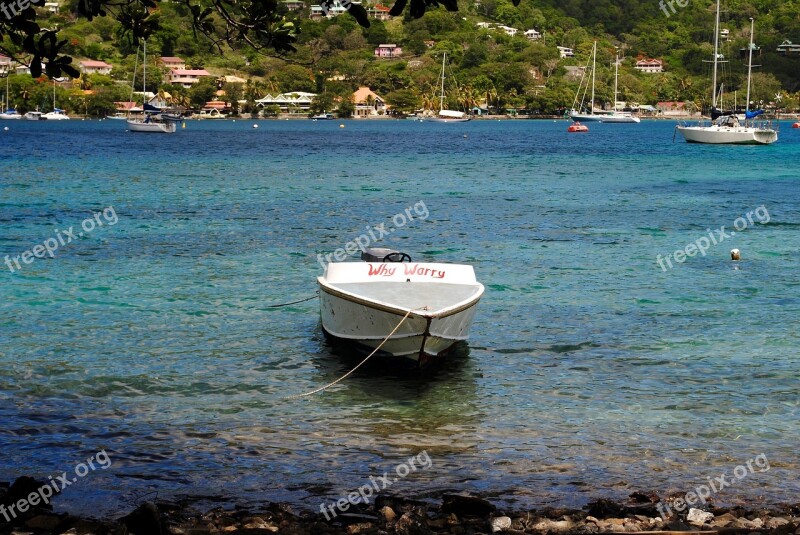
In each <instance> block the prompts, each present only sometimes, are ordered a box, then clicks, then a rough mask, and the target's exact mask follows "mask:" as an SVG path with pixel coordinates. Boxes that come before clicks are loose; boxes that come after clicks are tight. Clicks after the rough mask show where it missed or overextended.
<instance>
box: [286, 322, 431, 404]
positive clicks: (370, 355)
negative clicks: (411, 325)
mask: <svg viewBox="0 0 800 535" xmlns="http://www.w3.org/2000/svg"><path fill="white" fill-rule="evenodd" d="M427 308H428V307H426V306H425V307H419V308H413V309H411V310H409V311H408V312H406V315H405V316H403V319H401V320H400V323H398V324H397V325H396V326H395V328H394V329H392V332H390V333H389V334H388V335H386V338H384V339H383V341H382V342H381V343H380V344H378V347H376V348H375V349H374V350H373V351H372V353H370V354H369V355H367V358H365V359H364V360H362V361H361V362H359V363H358V364H357V365H356V367H355V368H353V369H352V370H350V371H349V372H347V373H346V374H344V375H342V376H341V377H339V378H338V379H336V380H335V381H333V382H332V383H328V384H327V385H325V386H321V387H319V388H316V389H314V390H312V391H310V392H305V393H303V394H294V395H292V396H287V397H286V398H284V399H297V398H302V397H305V396H310V395H312V394H316V393H318V392H322V391H323V390H327V389H328V388H330V387H332V386H333V385H335V384H337V383H340V382H341V381H344V380H345V379H347V377H349V376H350V375H351V374H352V373H353V372H354V371H356V370H357V369H359V368H360V367H361V365H362V364H364V363H365V362H367V361H368V360H369V359H371V358H372V356H373V355H374V354H375V353H377V352H378V350H379V349H380V348H381V347H383V344H385V343H386V342H387V341H388V340H389V338H391V337H392V335H393V334H394V333H396V332H397V329H399V328H400V326H401V325H402V324H403V322H404V321H406V319H408V317H409V316H410V315H411V313H412V312H414V311H415V310H425V309H427Z"/></svg>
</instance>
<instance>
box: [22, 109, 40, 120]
mask: <svg viewBox="0 0 800 535" xmlns="http://www.w3.org/2000/svg"><path fill="white" fill-rule="evenodd" d="M24 119H25V120H26V121H41V120H42V112H40V111H29V112H27V113H26V114H25V116H24Z"/></svg>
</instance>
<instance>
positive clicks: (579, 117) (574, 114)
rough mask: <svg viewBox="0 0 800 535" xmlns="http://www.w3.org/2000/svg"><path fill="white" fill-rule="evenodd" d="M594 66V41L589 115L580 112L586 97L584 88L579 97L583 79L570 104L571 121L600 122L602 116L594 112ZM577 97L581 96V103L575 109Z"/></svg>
mask: <svg viewBox="0 0 800 535" xmlns="http://www.w3.org/2000/svg"><path fill="white" fill-rule="evenodd" d="M596 65H597V41H595V42H594V45H592V96H591V99H590V102H589V113H583V112H581V108H583V96H585V95H586V89H585V88H584V89H583V93H584V95H583V96H581V88H582V87H583V79H581V83H580V85H579V86H578V92H577V93H575V100H574V101H573V102H572V109H571V110H570V111H569V116H570V117H571V118H572V120H573V121H583V122H589V121H601V120H602V117H603V116H602V115H600V114H599V113H595V112H594V71H595V66H596ZM588 67H589V65H588V64H587V65H586V67H585V68H588ZM585 72H586V71H585V70H584V73H585ZM579 96H581V103H580V106H579V107H578V108H576V105H577V103H578V97H579Z"/></svg>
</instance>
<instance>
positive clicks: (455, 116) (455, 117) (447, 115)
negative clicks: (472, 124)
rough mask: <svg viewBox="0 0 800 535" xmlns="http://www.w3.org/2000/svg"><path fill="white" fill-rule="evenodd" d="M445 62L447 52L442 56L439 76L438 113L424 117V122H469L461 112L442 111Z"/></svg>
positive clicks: (467, 117) (468, 117) (466, 116)
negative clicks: (440, 84) (440, 83)
mask: <svg viewBox="0 0 800 535" xmlns="http://www.w3.org/2000/svg"><path fill="white" fill-rule="evenodd" d="M446 62H447V52H445V53H444V54H443V55H442V74H441V76H440V78H441V81H442V90H441V93H440V94H439V113H438V114H436V115H432V116H430V117H426V118H425V120H426V121H430V122H432V123H465V122H467V121H469V120H470V116H469V115H467V114H466V113H464V112H463V111H456V110H446V109H444V78H445V74H444V69H445V65H446Z"/></svg>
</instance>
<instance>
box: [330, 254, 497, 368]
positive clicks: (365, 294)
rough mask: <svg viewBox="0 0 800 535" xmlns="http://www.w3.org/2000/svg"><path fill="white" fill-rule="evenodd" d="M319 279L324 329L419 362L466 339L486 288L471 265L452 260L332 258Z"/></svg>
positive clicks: (337, 336) (336, 336)
mask: <svg viewBox="0 0 800 535" xmlns="http://www.w3.org/2000/svg"><path fill="white" fill-rule="evenodd" d="M381 266H391V267H381ZM367 270H368V271H367ZM420 273H423V275H420ZM431 274H435V276H436V277H438V275H439V274H441V275H442V279H444V278H448V279H450V282H435V281H431V280H430V278H431ZM470 274H471V276H472V280H470ZM370 279H372V280H370ZM440 280H441V279H440ZM318 283H319V288H320V294H319V296H320V297H319V298H320V318H321V321H322V328H323V329H324V330H325V332H326V333H327V334H329V335H330V336H333V337H335V338H337V339H339V340H343V341H347V342H350V343H356V344H359V345H361V346H364V347H365V348H368V349H372V350H374V349H376V348H377V347H378V346H380V352H379V353H378V354H377V355H378V356H380V357H382V358H386V357H402V358H404V359H408V360H411V361H414V362H415V363H417V364H420V363H427V362H429V361H430V360H433V359H435V358H436V357H439V356H441V355H443V354H444V353H445V352H447V350H449V349H450V348H451V347H452V346H453V345H454V344H456V343H458V342H460V341H464V340H466V339H467V337H468V335H469V329H470V326H471V325H472V322H473V320H474V318H475V312H476V309H477V304H478V302H479V301H480V298H481V296H482V295H483V290H484V288H483V285H481V284H480V283H478V282H476V281H475V280H474V271H472V268H471V267H470V266H460V265H456V264H426V263H419V264H391V263H389V264H382V263H363V262H358V263H354V262H347V263H334V264H330V265H329V266H328V269H327V270H326V275H325V276H323V277H319V278H318ZM428 305H430V306H428ZM406 315H408V316H407V317H406ZM403 318H405V319H403ZM398 325H399V327H398ZM395 328H397V330H396V331H395V332H394V333H393V334H391V336H389V335H390V333H392V331H393V330H394V329H395ZM387 337H388V338H387ZM384 340H385V342H384ZM381 343H383V345H382V346H381Z"/></svg>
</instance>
